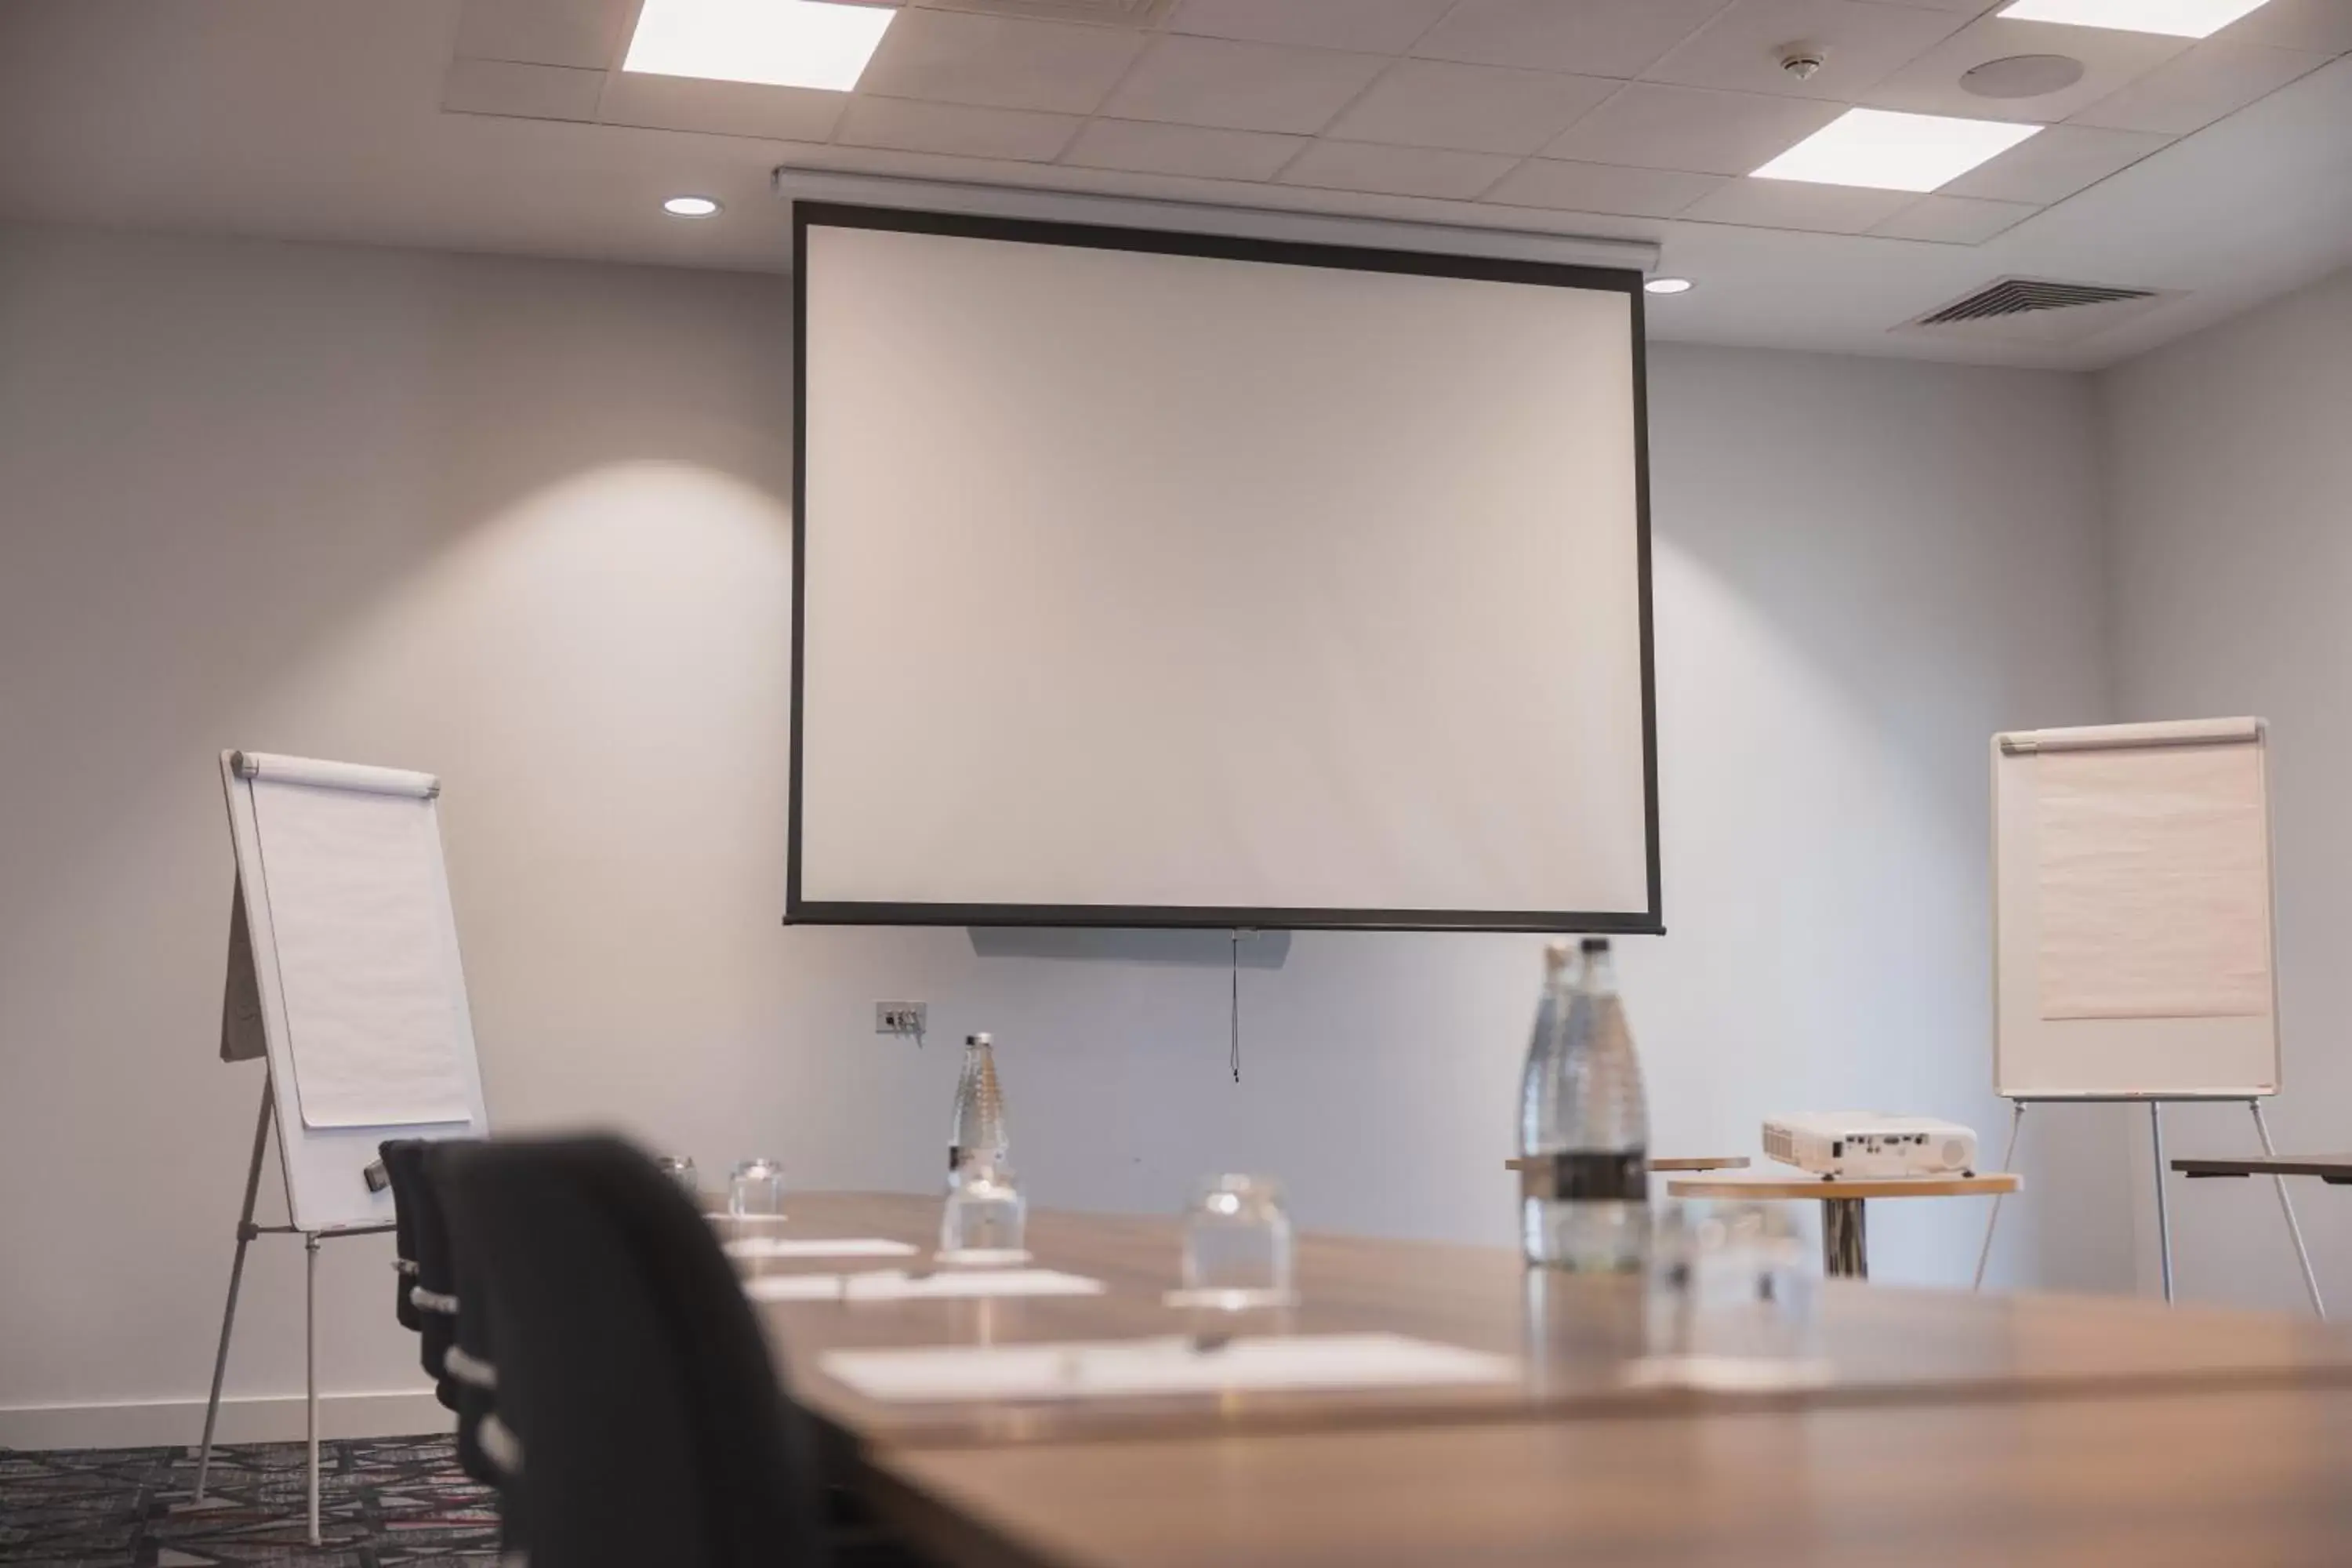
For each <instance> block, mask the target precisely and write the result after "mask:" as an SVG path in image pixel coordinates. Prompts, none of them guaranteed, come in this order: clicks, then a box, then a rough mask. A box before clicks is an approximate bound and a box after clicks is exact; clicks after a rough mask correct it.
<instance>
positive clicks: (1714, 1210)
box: [1649, 1201, 1819, 1359]
mask: <svg viewBox="0 0 2352 1568" xmlns="http://www.w3.org/2000/svg"><path fill="white" fill-rule="evenodd" d="M1810 1258H1811V1250H1810V1249H1809V1248H1808V1247H1806V1246H1805V1242H1804V1237H1803V1236H1802V1235H1801V1233H1800V1232H1799V1230H1798V1228H1797V1225H1796V1222H1795V1221H1794V1220H1793V1219H1791V1218H1790V1215H1789V1213H1788V1210H1787V1209H1786V1208H1785V1207H1783V1206H1782V1205H1777V1204H1759V1203H1737V1202H1731V1201H1722V1202H1715V1203H1669V1204H1667V1205H1664V1209H1663V1210H1662V1211H1661V1212H1660V1214H1659V1215H1658V1222H1657V1226H1656V1229H1655V1232H1654V1236H1653V1237H1652V1241H1651V1250H1650V1279H1649V1282H1650V1292H1649V1294H1650V1307H1651V1330H1650V1332H1651V1345H1652V1348H1653V1349H1654V1350H1655V1351H1660V1352H1670V1353H1680V1354H1685V1355H1689V1354H1705V1355H1711V1356H1736V1357H1759V1358H1767V1359H1779V1358H1801V1357H1804V1356H1806V1355H1808V1354H1809V1353H1810V1352H1811V1348H1812V1337H1813V1336H1812V1327H1813V1309H1814V1297H1815V1293H1816V1289H1817V1287H1818V1283H1819V1282H1818V1280H1817V1279H1816V1278H1815V1275H1814V1270H1813V1267H1812V1265H1811V1261H1810Z"/></svg>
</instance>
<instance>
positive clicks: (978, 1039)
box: [963, 1035, 995, 1046]
mask: <svg viewBox="0 0 2352 1568" xmlns="http://www.w3.org/2000/svg"><path fill="white" fill-rule="evenodd" d="M963 1043H964V1044H965V1045H967V1046H987V1045H993V1044H995V1042H994V1041H993V1040H992V1039H990V1038H989V1037H987V1036H986V1035H966V1036H965V1037H963Z"/></svg>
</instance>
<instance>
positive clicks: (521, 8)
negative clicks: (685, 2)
mask: <svg viewBox="0 0 2352 1568" xmlns="http://www.w3.org/2000/svg"><path fill="white" fill-rule="evenodd" d="M634 15H635V6H634V5H631V4H629V0H466V9H465V10H464V11H463V12H461V13H460V14H459V16H458V17H457V53H458V54H459V55H461V56H463V57H464V58H467V59H479V60H527V61H530V63H532V64H534V65H542V66H579V67H583V68H587V69H591V70H603V69H604V68H607V67H609V66H613V65H615V64H617V63H618V58H619V55H620V52H621V34H622V31H623V29H625V27H627V26H628V25H629V19H630V18H631V17H632V16H634Z"/></svg>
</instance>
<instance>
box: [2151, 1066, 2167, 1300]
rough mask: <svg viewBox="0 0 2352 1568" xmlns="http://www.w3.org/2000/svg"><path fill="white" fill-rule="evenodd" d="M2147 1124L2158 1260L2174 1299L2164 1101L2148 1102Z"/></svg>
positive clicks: (2165, 1283) (2165, 1290)
mask: <svg viewBox="0 0 2352 1568" xmlns="http://www.w3.org/2000/svg"><path fill="white" fill-rule="evenodd" d="M2147 1125H2148V1131H2149V1132H2150V1134H2151V1135H2152V1136H2153V1137H2154V1139H2155V1141H2156V1241H2157V1254H2156V1255H2157V1260H2158V1263H2159V1264H2160V1265H2161V1266H2162V1267H2163V1269H2164V1300H2165V1301H2166V1303H2167V1304H2169V1303H2170V1302H2171V1300H2172V1216H2171V1215H2170V1214H2169V1213H2168V1212H2167V1210H2166V1208H2165V1206H2164V1102H2163V1101H2161V1100H2149V1101H2148V1102H2147Z"/></svg>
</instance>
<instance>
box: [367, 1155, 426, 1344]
mask: <svg viewBox="0 0 2352 1568" xmlns="http://www.w3.org/2000/svg"><path fill="white" fill-rule="evenodd" d="M424 1153H425V1141H424V1140H423V1139H421V1138H387V1139H385V1140H384V1141H383V1142H381V1143H379V1144H377V1145H376V1154H377V1156H378V1157H379V1158H381V1159H382V1160H383V1173H384V1176H385V1178H386V1180H387V1181H388V1182H389V1184H390V1185H391V1187H392V1232H393V1247H394V1251H395V1252H396V1254H397V1256H396V1257H394V1259H393V1262H392V1266H393V1268H394V1270H396V1273H395V1275H394V1279H395V1281H396V1287H397V1288H396V1289H395V1290H394V1295H393V1301H392V1310H393V1315H394V1316H395V1317H397V1318H398V1319H399V1320H400V1326H401V1327H402V1328H404V1329H406V1330H407V1331H409V1332H411V1333H417V1332H420V1331H423V1329H424V1326H425V1323H424V1319H423V1318H422V1317H421V1316H420V1315H419V1313H418V1312H417V1310H416V1303H415V1302H414V1301H412V1300H409V1299H408V1288H409V1287H410V1286H411V1285H414V1284H415V1283H416V1205H418V1204H419V1203H422V1202H424V1201H425V1198H424V1197H423V1196H422V1195H421V1194H420V1191H419V1189H420V1187H421V1185H422V1184H423V1182H424V1180H425V1166H424V1163H423V1157H424Z"/></svg>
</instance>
